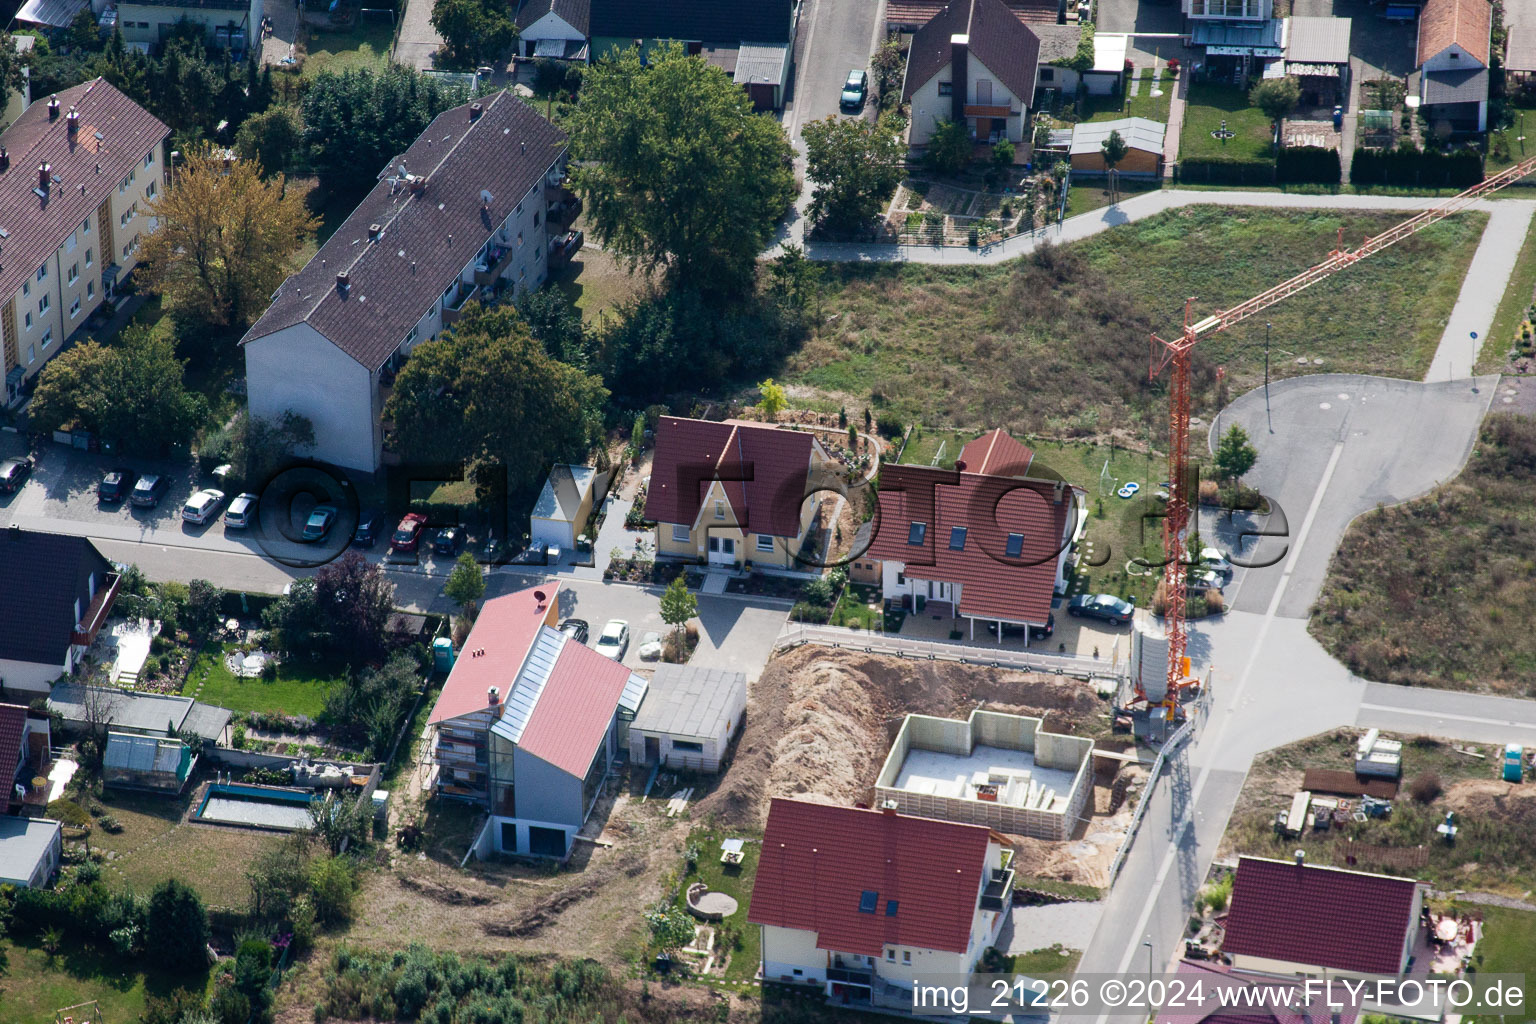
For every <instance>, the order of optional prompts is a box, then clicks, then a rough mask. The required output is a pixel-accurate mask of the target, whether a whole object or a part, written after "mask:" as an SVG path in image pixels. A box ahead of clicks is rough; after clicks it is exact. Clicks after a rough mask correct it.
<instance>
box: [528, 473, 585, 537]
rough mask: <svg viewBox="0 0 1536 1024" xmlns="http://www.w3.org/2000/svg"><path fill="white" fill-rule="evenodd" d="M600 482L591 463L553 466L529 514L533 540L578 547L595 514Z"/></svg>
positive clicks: (530, 531)
mask: <svg viewBox="0 0 1536 1024" xmlns="http://www.w3.org/2000/svg"><path fill="white" fill-rule="evenodd" d="M596 484H597V470H595V469H593V468H592V467H591V466H567V465H564V464H560V465H556V466H554V467H552V468H551V469H550V471H549V477H548V479H546V480H545V481H544V489H543V490H542V491H540V492H539V500H538V501H536V502H535V503H534V506H533V513H532V515H531V516H530V517H529V527H528V531H529V536H530V537H531V538H532V539H533V542H534V543H535V544H538V543H544V544H548V545H549V546H551V547H558V548H563V549H564V550H566V551H569V550H571V549H572V548H574V547H575V546H576V538H577V537H579V536H581V533H582V531H583V530H585V529H586V526H587V520H588V519H589V518H591V516H592V502H593V500H594V493H595V491H596V489H597V488H596Z"/></svg>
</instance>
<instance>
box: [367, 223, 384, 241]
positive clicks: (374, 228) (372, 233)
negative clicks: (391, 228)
mask: <svg viewBox="0 0 1536 1024" xmlns="http://www.w3.org/2000/svg"><path fill="white" fill-rule="evenodd" d="M383 230H384V229H383V228H382V227H380V226H379V225H377V224H369V225H368V241H370V242H377V241H378V240H379V233H380V232H381V231H383Z"/></svg>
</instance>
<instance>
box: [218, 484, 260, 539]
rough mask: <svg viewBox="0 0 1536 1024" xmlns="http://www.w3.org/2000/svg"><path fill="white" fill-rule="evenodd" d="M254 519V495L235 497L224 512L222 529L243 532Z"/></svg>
mask: <svg viewBox="0 0 1536 1024" xmlns="http://www.w3.org/2000/svg"><path fill="white" fill-rule="evenodd" d="M255 518H256V495H254V494H251V493H249V492H247V493H245V494H237V495H235V500H234V501H231V502H230V503H229V508H227V509H225V510H224V527H225V528H226V529H232V530H243V529H245V528H246V527H248V526H250V525H251V520H252V519H255Z"/></svg>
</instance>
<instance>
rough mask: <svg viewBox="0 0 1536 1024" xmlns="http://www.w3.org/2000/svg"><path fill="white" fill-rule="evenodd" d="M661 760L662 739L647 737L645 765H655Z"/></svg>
mask: <svg viewBox="0 0 1536 1024" xmlns="http://www.w3.org/2000/svg"><path fill="white" fill-rule="evenodd" d="M660 760H661V738H660V737H658V736H647V737H646V738H645V763H646V764H655V763H656V762H657V761H660Z"/></svg>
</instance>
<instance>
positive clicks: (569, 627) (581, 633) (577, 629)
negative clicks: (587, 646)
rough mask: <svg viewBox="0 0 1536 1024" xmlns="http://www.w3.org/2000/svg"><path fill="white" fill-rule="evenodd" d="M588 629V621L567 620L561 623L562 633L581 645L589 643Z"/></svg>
mask: <svg viewBox="0 0 1536 1024" xmlns="http://www.w3.org/2000/svg"><path fill="white" fill-rule="evenodd" d="M588 628H589V627H588V626H587V620H586V619H566V620H565V621H564V622H562V623H560V632H562V633H564V634H565V635H566V636H568V637H570V638H571V639H572V640H575V641H576V642H577V643H579V644H584V643H586V642H587V631H588Z"/></svg>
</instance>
